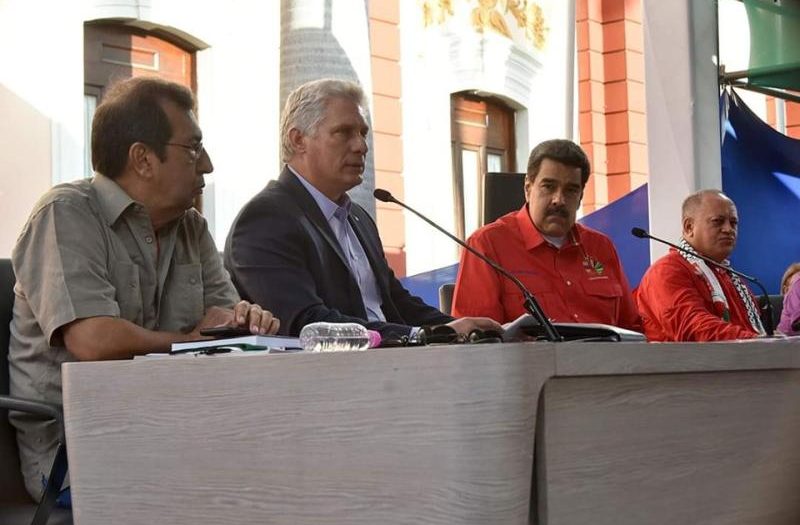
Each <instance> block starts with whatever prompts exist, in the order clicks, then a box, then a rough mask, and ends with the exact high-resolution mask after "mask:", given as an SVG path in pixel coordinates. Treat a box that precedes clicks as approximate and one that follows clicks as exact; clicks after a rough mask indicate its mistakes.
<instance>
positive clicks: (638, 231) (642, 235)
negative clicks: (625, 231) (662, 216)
mask: <svg viewBox="0 0 800 525" xmlns="http://www.w3.org/2000/svg"><path fill="white" fill-rule="evenodd" d="M631 235H633V236H634V237H639V238H640V239H644V238H647V237H649V235H647V232H646V231H644V230H643V229H641V228H632V229H631Z"/></svg>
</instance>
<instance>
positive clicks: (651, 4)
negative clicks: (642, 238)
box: [643, 0, 721, 261]
mask: <svg viewBox="0 0 800 525" xmlns="http://www.w3.org/2000/svg"><path fill="white" fill-rule="evenodd" d="M643 18H644V24H643V28H644V55H645V96H646V100H647V142H648V160H649V167H650V178H649V187H648V192H649V205H650V206H649V207H650V230H651V232H652V233H653V234H654V235H656V236H660V237H663V238H666V239H669V240H672V241H676V240H677V239H678V238H680V235H681V222H680V208H681V203H682V202H683V200H684V198H685V197H686V196H687V195H689V194H690V193H692V192H694V191H696V190H698V189H701V188H719V187H720V184H721V167H720V166H721V164H720V125H719V109H718V108H719V92H718V88H717V66H716V60H717V57H716V54H717V49H716V47H717V44H716V7H715V2H713V1H712V0H702V1H699V0H671V1H670V2H663V1H662V0H643ZM666 250H667V249H666V247H663V246H661V245H660V244H658V243H651V247H650V257H651V260H653V261H654V260H656V259H658V258H659V257H660V256H661V255H663V254H664V253H665V252H666Z"/></svg>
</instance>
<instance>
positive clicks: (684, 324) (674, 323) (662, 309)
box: [636, 250, 758, 341]
mask: <svg viewBox="0 0 800 525" xmlns="http://www.w3.org/2000/svg"><path fill="white" fill-rule="evenodd" d="M711 271H713V272H714V275H716V276H717V280H719V284H720V286H721V287H722V292H723V293H724V294H725V298H726V299H727V300H728V309H729V313H730V322H728V321H725V320H724V319H722V318H721V317H720V316H719V315H718V314H717V313H716V310H715V309H714V303H713V302H712V301H711V288H710V287H709V284H708V282H707V281H706V280H705V278H704V277H703V276H702V275H701V274H700V271H699V270H698V269H697V268H696V267H695V266H694V265H693V264H692V263H690V262H689V261H687V260H686V259H684V258H683V257H681V255H680V254H679V253H678V252H676V251H675V250H670V253H668V254H667V255H665V256H664V257H662V258H661V259H659V260H658V261H656V262H655V264H653V265H652V266H651V267H650V268H649V269H648V270H647V272H646V273H645V274H644V277H642V282H641V284H639V288H638V289H637V291H636V301H637V303H638V305H639V311H640V312H641V313H642V325H643V327H644V333H645V335H646V336H647V339H648V340H649V341H725V340H728V339H749V338H752V337H756V336H757V335H758V334H757V333H756V332H755V330H753V327H752V326H751V325H750V321H749V320H748V319H747V307H746V306H745V305H744V302H743V301H742V299H741V298H740V297H739V294H738V293H737V292H736V287H735V286H734V285H733V282H732V281H731V277H730V275H729V274H728V272H726V271H724V270H720V269H718V268H712V269H711ZM754 301H755V299H754ZM756 304H757V303H756Z"/></svg>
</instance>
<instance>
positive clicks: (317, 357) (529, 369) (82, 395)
mask: <svg viewBox="0 0 800 525" xmlns="http://www.w3.org/2000/svg"><path fill="white" fill-rule="evenodd" d="M62 371H63V389H64V412H65V422H66V437H67V446H68V457H69V463H70V477H71V482H72V497H73V506H74V519H75V523H76V524H77V525H93V524H104V525H105V524H108V523H114V524H128V523H131V524H133V523H137V524H138V523H170V524H178V525H181V524H212V523H213V524H219V523H226V524H227V523H242V524H244V523H248V524H249V523H253V524H256V523H258V524H265V523H275V524H290V523H291V524H320V525H327V524H378V523H380V524H386V523H389V524H394V523H398V524H399V523H404V524H405V523H408V524H412V523H413V524H495V523H497V524H526V523H540V524H584V523H593V524H629V523H630V524H643V523H646V524H662V523H663V524H678V523H680V524H685V523H691V524H756V523H757V524H783V523H786V524H789V523H792V524H796V523H800V345H798V344H797V342H796V341H791V340H785V341H754V342H734V343H713V344H702V345H700V344H688V343H687V344H683V343H679V344H646V343H580V342H575V343H558V344H556V343H546V342H540V343H511V344H485V345H481V344H476V345H460V346H429V347H417V348H394V349H378V350H369V351H366V352H341V353H321V354H320V353H317V354H311V353H295V354H279V355H261V356H247V355H243V356H230V355H218V356H206V357H182V358H178V357H173V358H160V359H159V358H153V359H135V360H129V361H107V362H82V363H68V364H64V365H63V368H62Z"/></svg>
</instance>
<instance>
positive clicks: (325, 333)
mask: <svg viewBox="0 0 800 525" xmlns="http://www.w3.org/2000/svg"><path fill="white" fill-rule="evenodd" d="M380 338H381V336H380V334H379V333H378V332H375V331H373V330H367V329H366V327H364V326H362V325H360V324H358V323H325V322H321V323H311V324H307V325H306V326H304V327H303V329H302V330H300V345H301V346H302V347H303V350H306V351H309V352H347V351H352V350H366V349H367V348H372V347H375V346H378V345H379V344H380Z"/></svg>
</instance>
